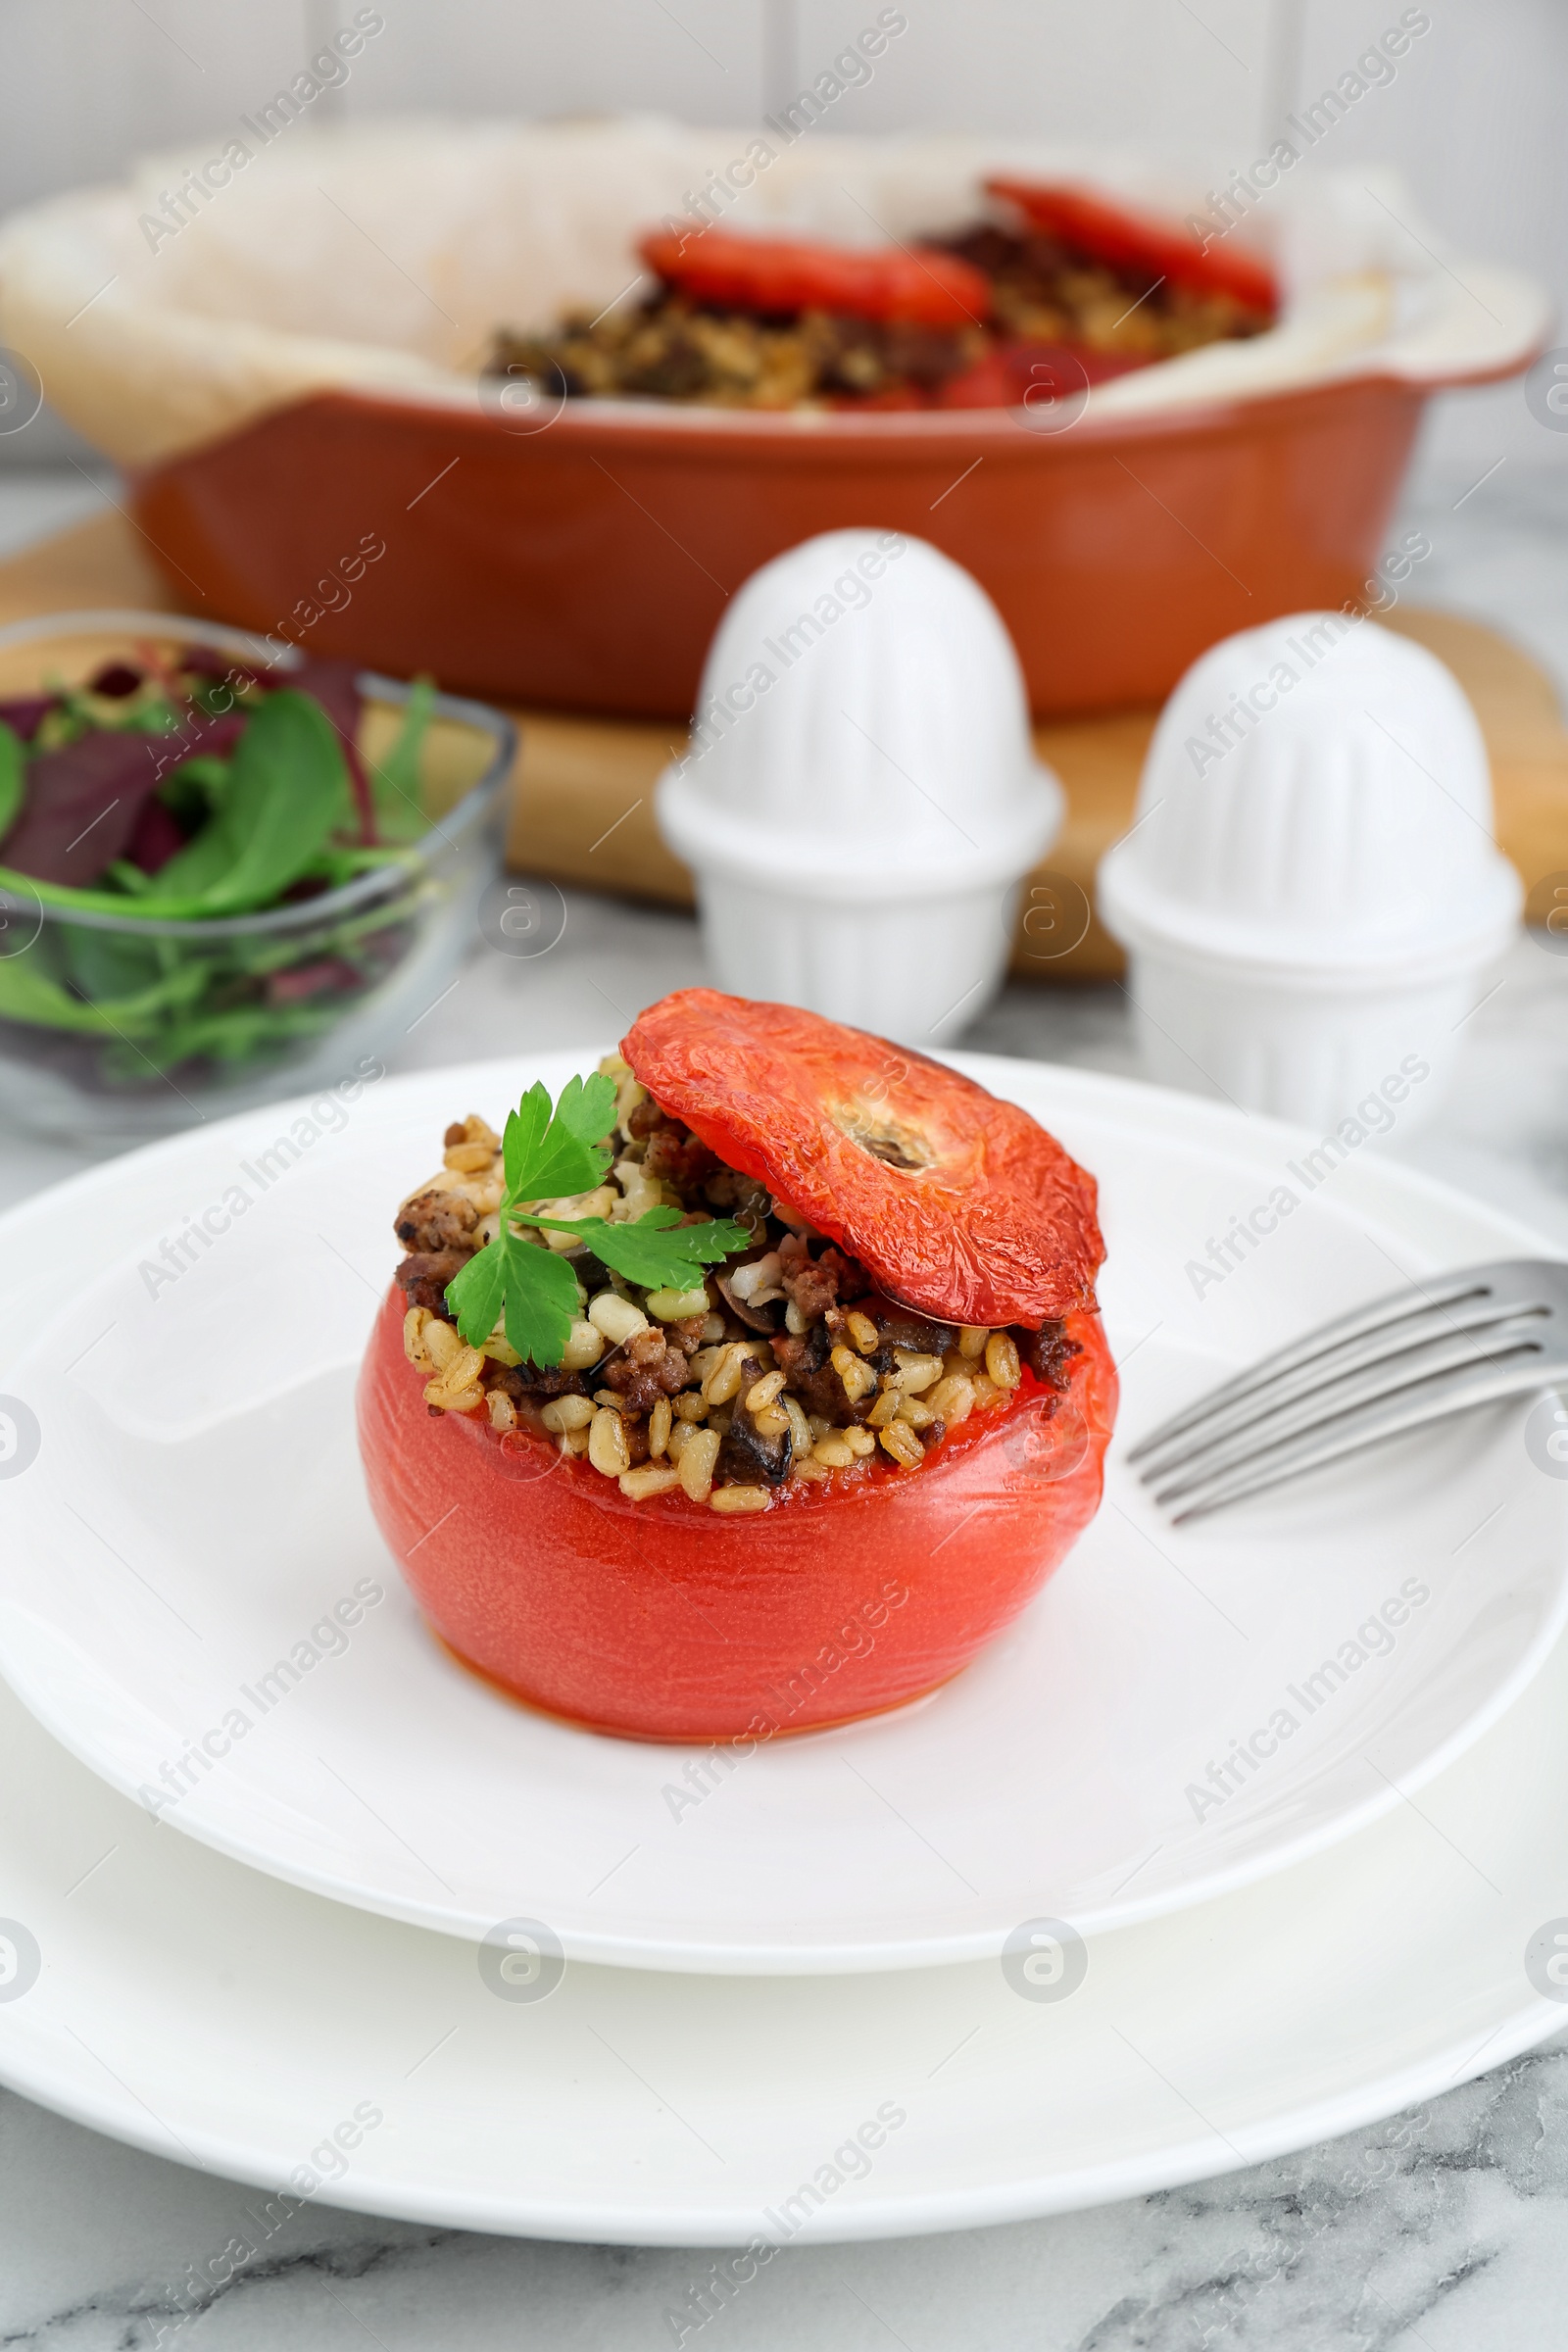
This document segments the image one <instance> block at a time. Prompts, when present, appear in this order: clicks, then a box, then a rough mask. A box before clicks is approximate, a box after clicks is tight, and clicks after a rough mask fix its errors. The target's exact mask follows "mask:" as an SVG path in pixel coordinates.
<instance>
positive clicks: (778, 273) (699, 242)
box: [638, 227, 991, 327]
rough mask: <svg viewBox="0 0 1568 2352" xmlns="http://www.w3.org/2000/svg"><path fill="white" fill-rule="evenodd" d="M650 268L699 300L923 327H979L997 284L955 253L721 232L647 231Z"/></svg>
mask: <svg viewBox="0 0 1568 2352" xmlns="http://www.w3.org/2000/svg"><path fill="white" fill-rule="evenodd" d="M638 252H639V254H640V256H641V258H642V260H643V261H644V262H645V263H646V265H647V266H648V268H649V269H650V270H653V272H654V274H655V275H656V276H657V277H662V279H663V280H664V283H665V284H666V285H669V286H673V287H675V289H676V290H677V292H679V293H682V294H685V295H688V296H690V298H691V300H692V301H693V302H707V303H712V304H715V305H716V306H718V307H719V308H721V309H724V310H737V311H755V312H758V313H760V314H761V315H764V316H778V317H786V316H788V315H789V314H790V313H791V312H794V311H833V312H837V313H838V314H840V315H841V316H845V317H849V318H853V319H880V320H882V321H883V322H884V323H888V324H891V323H893V322H895V321H898V322H902V323H904V324H907V325H919V326H946V327H961V326H978V325H980V324H982V323H983V322H984V321H985V320H986V319H989V318H990V316H991V287H990V283H989V281H988V280H987V279H986V278H985V277H984V276H983V275H982V274H981V272H980V271H979V270H976V269H974V268H972V267H971V265H970V264H969V263H968V262H965V261H961V260H959V258H958V257H957V255H956V254H951V253H940V252H936V251H934V250H931V249H925V250H919V251H907V250H906V249H905V248H903V247H902V246H897V245H887V246H881V245H879V246H875V247H871V248H867V249H861V248H859V247H855V246H843V245H813V244H809V243H808V242H807V241H806V240H804V239H801V238H794V237H741V236H736V235H735V234H734V233H733V231H729V232H726V231H725V230H723V229H720V228H704V229H697V228H695V227H694V229H693V230H692V232H691V233H689V234H688V235H685V236H677V235H675V234H674V233H673V232H671V231H669V230H667V229H664V230H658V231H656V232H655V233H654V234H653V235H652V236H648V237H644V238H643V240H642V243H641V244H640V245H639V247H638Z"/></svg>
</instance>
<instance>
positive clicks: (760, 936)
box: [657, 530, 1062, 1046]
mask: <svg viewBox="0 0 1568 2352" xmlns="http://www.w3.org/2000/svg"><path fill="white" fill-rule="evenodd" d="M657 806H658V814H659V822H660V826H661V829H662V833H663V836H664V839H665V840H666V841H667V842H668V844H669V846H670V848H671V849H672V850H673V851H674V852H675V854H676V856H677V857H678V858H683V859H684V860H685V862H686V863H687V864H688V865H689V866H690V867H691V869H692V871H693V873H694V874H695V875H696V878H697V893H698V904H699V907H700V909H701V913H702V923H703V936H704V942H705V945H706V947H707V950H708V956H709V959H710V961H711V965H712V968H713V973H714V977H715V979H716V980H717V982H718V985H719V986H720V987H721V988H726V989H731V990H733V991H735V992H736V993H737V994H740V995H744V996H749V997H767V998H772V999H775V1000H777V1001H779V1002H781V1003H785V1004H791V1005H803V1006H805V1007H806V1009H807V1010H809V1011H811V1012H820V1013H825V1014H827V1015H829V1016H830V1017H831V1018H832V1019H835V1020H841V1021H849V1022H852V1023H854V1024H855V1025H856V1026H857V1027H858V1028H863V1029H870V1030H873V1031H875V1032H876V1033H877V1034H879V1035H881V1036H883V1037H891V1038H896V1039H897V1040H898V1041H899V1042H900V1043H901V1044H905V1045H915V1046H922V1045H930V1044H934V1043H941V1042H942V1040H943V1039H944V1038H947V1037H951V1036H953V1035H955V1034H956V1032H957V1031H958V1030H960V1029H961V1028H963V1027H964V1025H965V1024H966V1023H967V1022H969V1021H971V1020H973V1018H974V1016H975V1015H976V1013H977V1012H979V1011H980V1010H981V1008H982V1006H983V1005H985V1004H986V1003H987V1001H988V1000H989V999H990V997H991V996H992V995H993V994H994V993H995V990H996V988H997V985H998V983H999V981H1000V980H1001V977H1002V971H1003V966H1004V963H1005V959H1006V956H1007V951H1008V947H1009V944H1010V940H1011V935H1012V921H1013V913H1014V910H1015V907H1016V903H1017V893H1018V884H1019V881H1020V879H1021V877H1022V876H1023V875H1024V874H1025V873H1027V872H1028V870H1029V868H1030V867H1031V866H1032V865H1033V864H1034V863H1035V861H1036V860H1037V859H1038V858H1040V856H1041V855H1042V853H1043V852H1044V851H1045V850H1046V848H1047V847H1048V845H1049V844H1050V842H1051V841H1052V839H1053V838H1054V834H1055V832H1056V828H1057V826H1058V825H1059V823H1060V821H1061V810H1062V793H1061V787H1060V786H1059V784H1058V783H1057V782H1056V779H1055V777H1054V776H1053V775H1052V774H1051V772H1050V770H1049V769H1047V768H1044V767H1042V766H1041V765H1040V764H1039V762H1038V761H1037V760H1036V759H1035V757H1034V751H1033V747H1032V743H1031V740H1030V734H1029V714H1028V708H1027V704H1026V702H1025V698H1024V688H1023V678H1022V674H1021V672H1020V670H1019V667H1018V659H1017V656H1016V654H1015V653H1014V652H1013V648H1012V640H1011V639H1010V638H1009V636H1008V635H1007V632H1006V629H1005V626H1004V623H1003V620H1002V617H1001V615H1000V613H998V612H997V609H996V607H995V605H993V604H992V602H991V600H990V598H989V597H988V596H987V595H986V593H985V591H984V590H983V589H982V588H981V587H980V586H979V585H978V584H977V583H976V582H975V581H974V580H973V579H971V578H970V576H969V574H968V572H966V571H964V570H963V569H962V568H961V567H960V566H959V565H958V564H954V563H952V562H951V561H950V560H949V558H948V557H946V556H944V555H939V554H938V552H937V550H936V549H935V548H934V547H928V546H927V545H926V544H925V542H924V541H923V540H919V539H910V538H907V537H906V536H905V535H904V534H903V533H902V532H899V531H891V530H889V531H874V530H854V531H828V532H824V534H823V535H822V536H821V537H820V538H818V539H808V540H807V541H805V542H804V544H803V545H801V546H800V547H796V548H792V549H790V551H789V552H788V554H786V555H782V556H779V557H776V558H775V559H774V561H773V562H772V563H771V564H764V565H763V566H762V568H761V570H760V571H759V572H756V573H754V574H753V576H752V578H751V579H749V580H748V581H747V583H746V585H745V587H744V588H742V589H741V590H740V592H739V594H738V595H737V596H735V598H734V599H733V600H732V602H731V604H730V607H729V610H728V612H727V613H725V615H724V619H723V621H722V623H721V624H720V626H719V629H718V631H717V634H716V635H715V637H714V639H713V642H712V646H711V650H710V652H709V657H708V663H707V667H706V669H705V671H704V674H703V689H702V699H701V702H700V703H699V706H698V710H697V715H696V720H695V724H694V730H693V734H692V740H691V744H690V747H689V749H688V752H687V754H686V756H685V758H684V759H682V760H678V761H676V763H675V764H674V765H673V766H672V767H669V768H667V769H666V770H665V771H664V774H663V775H662V777H661V779H660V783H659V797H658V804H657Z"/></svg>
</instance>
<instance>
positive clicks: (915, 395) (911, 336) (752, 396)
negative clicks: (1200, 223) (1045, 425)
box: [485, 222, 1272, 409]
mask: <svg viewBox="0 0 1568 2352" xmlns="http://www.w3.org/2000/svg"><path fill="white" fill-rule="evenodd" d="M925 243H926V244H927V245H928V246H929V247H930V248H932V249H933V250H935V251H938V252H947V253H951V254H954V255H956V257H957V258H958V259H959V260H961V261H964V262H967V263H969V264H971V265H972V267H973V268H975V269H976V270H979V271H980V273H981V275H982V277H984V278H986V279H988V280H989V281H990V285H991V289H992V299H993V304H994V319H995V324H994V325H991V326H985V325H981V324H979V323H973V324H960V325H957V326H954V327H948V328H943V327H936V326H928V325H919V324H914V323H911V322H907V321H897V320H878V319H859V318H854V317H850V316H847V315H845V314H843V313H839V312H829V311H826V310H804V311H801V312H797V313H795V314H792V315H783V316H778V315H774V316H769V315H766V314H762V315H759V314H758V313H756V312H752V311H744V310H736V309H733V308H729V307H726V306H721V305H716V304H711V303H708V302H705V301H702V300H694V299H693V298H692V297H691V296H690V295H689V294H687V293H686V292H684V291H682V289H681V288H680V287H678V286H671V285H666V284H659V285H656V286H655V287H654V288H653V289H652V291H651V292H650V293H649V294H648V295H647V296H646V297H645V298H644V299H643V300H642V301H641V302H637V303H628V304H615V305H613V306H612V308H611V309H610V310H608V311H604V312H601V313H600V315H599V316H598V317H597V318H594V317H592V316H591V315H590V314H589V313H588V312H587V311H573V312H568V313H566V314H565V315H564V317H563V319H561V320H560V322H559V324H557V325H556V326H554V327H552V328H548V329H546V330H545V331H543V332H541V333H533V334H529V333H522V332H519V331H518V330H516V329H515V328H511V327H503V328H501V329H499V330H498V332H497V333H496V335H495V338H494V341H493V343H492V346H491V350H490V354H489V357H488V359H487V361H486V364H485V372H486V373H487V374H492V375H507V374H512V373H515V374H520V375H526V376H529V377H531V378H533V379H535V380H536V381H538V382H540V383H542V384H544V385H547V386H551V387H554V388H555V389H557V390H558V391H560V392H562V393H564V395H565V396H566V397H567V398H570V399H598V400H612V399H621V400H624V399H653V400H664V401H677V402H687V403H691V404H693V405H696V406H700V407H715V408H749V409H793V408H824V407H825V408H842V407H846V406H848V407H851V408H853V407H856V406H858V405H859V404H861V403H865V404H868V405H872V406H874V405H876V404H877V403H878V402H883V403H886V402H888V401H889V400H897V399H900V398H901V397H907V398H910V399H912V400H913V401H915V402H917V403H926V402H931V401H935V402H937V403H938V405H940V404H941V400H942V395H943V390H944V387H945V386H947V385H949V384H951V383H954V382H955V381H956V379H957V378H958V377H960V376H962V375H963V374H964V373H965V371H966V370H969V369H972V368H975V367H977V366H978V364H979V363H980V362H981V361H983V360H984V359H985V358H986V357H987V355H988V354H989V353H992V352H994V351H1004V352H1005V350H1006V349H1007V348H1008V346H1010V345H1019V344H1027V345H1036V344H1047V345H1052V346H1056V345H1062V346H1065V347H1066V348H1067V349H1069V350H1074V351H1078V352H1080V353H1082V354H1084V355H1086V357H1087V358H1088V360H1089V361H1090V363H1091V366H1092V368H1093V370H1094V372H1097V373H1098V372H1107V373H1108V372H1115V371H1117V370H1119V369H1120V368H1134V367H1147V366H1150V365H1151V364H1152V363H1153V362H1155V361H1158V360H1168V359H1174V358H1176V357H1177V356H1178V355H1179V354H1180V353H1182V352H1186V351H1197V350H1199V349H1201V346H1202V345H1204V344H1206V343H1216V342H1225V341H1230V340H1235V339H1242V338H1246V337H1248V336H1250V335H1256V334H1261V333H1262V332H1263V330H1264V329H1265V328H1266V327H1268V326H1269V325H1271V324H1272V319H1270V318H1269V316H1268V315H1267V314H1266V313H1265V312H1263V311H1261V310H1259V309H1257V308H1256V307H1255V306H1253V305H1250V304H1248V303H1246V302H1244V301H1241V300H1239V299H1238V298H1237V297H1236V296H1235V295H1234V294H1232V293H1229V292H1227V291H1225V290H1224V289H1223V288H1219V287H1201V288H1199V287H1190V286H1182V285H1175V284H1173V283H1172V282H1171V281H1170V280H1169V278H1168V277H1166V276H1165V275H1164V274H1162V272H1161V271H1160V270H1157V269H1153V268H1151V269H1140V268H1137V267H1136V266H1133V265H1131V264H1126V263H1123V264H1120V265H1117V266H1112V265H1109V264H1106V263H1104V262H1101V261H1095V260H1093V259H1091V258H1089V257H1088V256H1087V255H1085V254H1083V253H1078V252H1074V251H1072V250H1071V249H1070V248H1069V247H1068V246H1066V245H1064V244H1063V243H1062V242H1061V241H1060V240H1059V239H1058V238H1056V237H1054V236H1051V235H1049V234H1047V233H1046V232H1045V231H1044V230H1041V229H1029V230H1025V231H1023V232H1021V233H1019V232H1014V231H1012V230H1009V229H1006V228H1003V227H1000V226H997V225H995V224H993V223H991V222H981V223H978V224H976V225H975V226H974V227H972V228H967V229H964V230H962V231H960V232H959V233H957V234H956V235H953V236H946V237H932V238H929V239H927V240H925ZM1026 388H1027V383H1026V382H1025V384H1024V385H1023V386H1020V387H1018V388H1015V389H1014V390H1013V391H1012V392H1011V393H1010V394H997V395H994V397H996V398H1000V399H1005V398H1012V399H1021V398H1022V397H1023V390H1024V389H1026Z"/></svg>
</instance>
